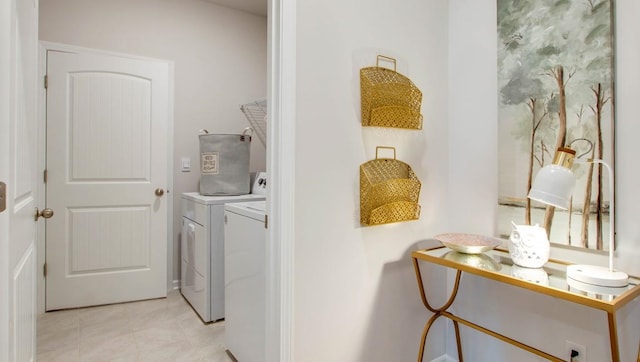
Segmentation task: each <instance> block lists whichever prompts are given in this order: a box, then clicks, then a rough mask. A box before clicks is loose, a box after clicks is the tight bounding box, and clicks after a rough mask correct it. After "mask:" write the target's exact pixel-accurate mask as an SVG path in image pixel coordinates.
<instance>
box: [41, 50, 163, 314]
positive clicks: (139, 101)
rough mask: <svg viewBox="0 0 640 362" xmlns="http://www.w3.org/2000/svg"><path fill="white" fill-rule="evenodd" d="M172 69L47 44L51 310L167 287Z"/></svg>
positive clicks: (155, 293) (148, 294)
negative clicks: (164, 192)
mask: <svg viewBox="0 0 640 362" xmlns="http://www.w3.org/2000/svg"><path fill="white" fill-rule="evenodd" d="M168 71H169V68H168V64H167V63H165V62H159V61H148V60H140V59H132V58H125V57H119V56H113V55H104V54H99V53H91V52H59V51H49V52H48V53H47V76H48V88H47V174H48V180H47V185H46V186H47V191H46V192H47V197H46V198H47V206H48V207H50V208H52V209H53V210H54V211H55V212H56V216H55V217H54V218H52V219H51V220H50V221H49V222H48V224H47V231H46V233H47V235H46V245H47V256H46V259H47V269H48V275H47V278H46V309H47V310H55V309H62V308H73V307H83V306H90V305H100V304H108V303H117V302H125V301H132V300H140V299H149V298H158V297H164V296H166V288H167V287H166V286H167V282H166V277H167V274H166V268H167V259H166V255H167V254H166V253H167V203H168V201H169V200H168V197H167V196H156V195H155V193H154V190H155V189H156V188H161V189H165V188H166V185H167V183H168V182H167V129H168V116H169V115H168V109H169V108H168V104H169V99H168V94H169V93H168V79H169V78H168Z"/></svg>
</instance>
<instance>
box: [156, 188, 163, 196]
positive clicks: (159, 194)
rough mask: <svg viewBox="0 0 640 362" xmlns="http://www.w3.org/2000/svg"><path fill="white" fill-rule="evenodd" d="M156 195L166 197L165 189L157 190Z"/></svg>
mask: <svg viewBox="0 0 640 362" xmlns="http://www.w3.org/2000/svg"><path fill="white" fill-rule="evenodd" d="M155 194H156V196H162V195H164V190H163V189H156V191H155Z"/></svg>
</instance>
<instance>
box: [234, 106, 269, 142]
mask: <svg viewBox="0 0 640 362" xmlns="http://www.w3.org/2000/svg"><path fill="white" fill-rule="evenodd" d="M240 109H241V110H242V113H244V115H245V117H247V120H248V121H249V124H250V125H251V128H253V132H254V133H255V134H256V136H258V139H259V140H260V142H262V145H263V146H265V147H266V146H267V100H266V99H258V100H255V101H253V102H250V103H247V104H243V105H241V106H240Z"/></svg>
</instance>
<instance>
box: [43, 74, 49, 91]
mask: <svg viewBox="0 0 640 362" xmlns="http://www.w3.org/2000/svg"><path fill="white" fill-rule="evenodd" d="M47 88H49V76H48V75H46V74H45V75H44V89H47Z"/></svg>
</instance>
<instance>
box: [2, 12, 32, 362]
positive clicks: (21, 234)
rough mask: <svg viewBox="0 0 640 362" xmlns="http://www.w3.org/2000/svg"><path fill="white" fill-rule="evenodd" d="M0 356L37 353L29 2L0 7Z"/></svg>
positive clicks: (16, 358) (23, 358) (24, 357)
mask: <svg viewBox="0 0 640 362" xmlns="http://www.w3.org/2000/svg"><path fill="white" fill-rule="evenodd" d="M0 17H1V18H0V24H2V26H1V28H0V47H1V49H0V53H1V54H2V55H0V181H2V182H4V183H6V185H7V188H6V190H7V192H6V209H5V210H4V211H2V213H0V279H1V281H0V308H1V310H0V325H2V332H0V338H1V340H0V360H3V361H4V360H7V361H33V360H35V358H36V355H35V352H36V349H35V335H36V330H35V319H36V318H35V310H36V309H35V303H36V278H35V273H36V249H35V248H36V244H35V221H34V217H33V215H34V209H35V207H36V206H37V205H36V201H35V200H37V181H36V178H35V175H36V173H37V172H36V168H37V160H36V155H37V151H38V149H37V147H38V144H37V133H36V131H37V128H36V127H37V84H38V82H37V78H38V77H37V49H38V43H37V41H38V38H37V33H38V26H37V25H38V8H37V2H34V1H31V0H10V1H6V2H2V5H1V8H0Z"/></svg>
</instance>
